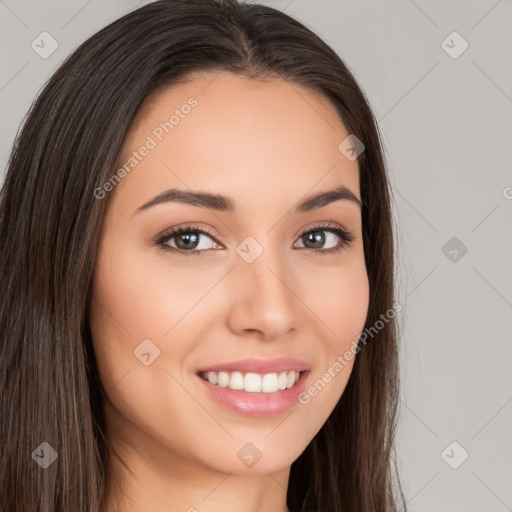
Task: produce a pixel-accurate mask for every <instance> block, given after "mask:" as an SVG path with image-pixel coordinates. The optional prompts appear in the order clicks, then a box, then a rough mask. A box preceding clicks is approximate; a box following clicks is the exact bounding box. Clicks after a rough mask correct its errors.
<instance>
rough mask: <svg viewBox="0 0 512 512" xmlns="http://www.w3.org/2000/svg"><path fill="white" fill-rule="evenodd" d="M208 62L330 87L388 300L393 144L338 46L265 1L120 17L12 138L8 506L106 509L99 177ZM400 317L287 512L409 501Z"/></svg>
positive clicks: (5, 442)
mask: <svg viewBox="0 0 512 512" xmlns="http://www.w3.org/2000/svg"><path fill="white" fill-rule="evenodd" d="M195 71H213V72H215V71H229V72H232V73H237V74H241V75H244V76H246V77H249V78H252V79H265V78H266V77H277V78H284V79H286V80H288V81H289V82H291V83H296V84H300V85H302V86H304V87H307V88H309V89H310V90H312V91H315V92H318V93H321V94H322V95H323V96H324V97H326V98H327V99H328V100H330V101H331V102H332V104H333V105H334V106H335V107H336V109H337V112H338V113H339V116H340V118H341V120H342V122H343V123H344V126H345V127H346V129H347V130H348V132H349V133H351V134H354V135H355V136H356V137H357V138H358V139H360V140H361V141H363V143H364V145H365V150H364V152H363V153H361V154H360V155H359V157H358V163H359V172H360V189H361V197H362V201H363V209H362V226H363V241H364V251H365V262H366V267H367V272H368V278H369V282H370V305H369V311H368V316H367V321H366V326H367V327H371V326H374V325H375V324H376V322H378V321H379V319H380V318H381V314H382V313H384V312H386V311H389V310H390V308H392V307H393V303H394V293H395V292H394V274H393V267H394V253H393V232H394V229H392V218H391V208H390V198H391V193H390V186H389V184H388V178H387V176H386V169H385V164H384V158H383V149H382V143H381V139H380V135H379V132H378V128H377V126H376V122H375V119H374V117H373V114H372V112H371V109H370V107H369V105H368V102H367V100H366V98H365V96H364V93H363V92H362V91H361V89H360V87H359V86H358V84H357V82H356V80H355V79H354V77H353V76H352V74H351V73H350V71H349V70H348V69H347V67H346V66H345V64H344V63H343V61H342V60H341V59H340V57H339V56H338V55H337V54H336V53H335V52H334V51H333V50H332V49H331V48H330V47H329V46H328V45H326V44H325V43H324V42H323V41H322V40H321V39H320V38H319V37H318V36H316V35H315V34H314V33H312V32H311V31H310V30H309V29H307V28H306V27H305V26H304V25H303V24H301V23H299V22H298V21H297V20H295V19H293V18H292V17H290V16H287V15H285V14H284V13H282V12H280V11H278V10H275V9H272V8H270V7H267V6H263V5H258V4H251V3H247V4H240V5H239V4H238V2H237V1H236V0H230V1H227V2H221V1H220V0H159V1H156V2H153V3H150V4H148V5H145V6H143V7H141V8H139V9H137V10H135V11H133V12H131V13H129V14H127V15H125V16H123V17H122V18H120V19H118V20H117V21H115V22H113V23H112V24H110V25H109V26H107V27H105V28H103V29H102V30H100V31H99V32H98V33H96V34H95V35H93V36H92V37H91V38H89V39H88V40H86V41H85V42H84V43H83V44H82V45H81V46H80V47H79V48H78V49H76V50H75V51H74V52H73V53H72V54H71V55H70V56H69V57H68V58H67V59H66V61H65V62H64V63H63V64H62V65H61V66H60V68H59V69H58V70H57V71H56V72H55V74H54V75H53V76H52V78H51V79H50V80H49V81H48V83H47V84H46V85H45V87H44V88H43V89H42V91H41V92H40V94H39V96H38V98H37V99H36V101H35V102H34V104H33V105H32V107H31V109H30V112H29V115H28V116H27V118H26V120H25V122H24V125H23V127H22V130H21V131H20V133H19V134H18V136H17V138H16V140H15V143H14V146H13V149H12V152H11V155H10V158H9V163H8V170H7V174H6V179H5V183H4V185H3V188H2V191H1V195H0V240H1V244H2V246H1V250H0V273H1V287H2V289H1V292H0V306H1V307H0V356H1V358H0V383H1V388H0V389H1V411H0V412H1V414H0V438H1V439H2V442H1V448H0V449H1V452H0V510H1V511H3V512H13V511H15V510H27V511H31V512H33V511H45V512H50V511H51V512H84V511H88V512H98V511H99V510H100V509H101V506H102V504H103V503H104V499H105V489H106V487H105V486H106V480H107V478H109V468H108V467H107V464H108V457H107V453H108V449H109V443H108V440H107V439H106V437H105V432H104V426H105V423H104V416H103V408H102V397H103V393H104V390H103V389H102V388H101V385H100V379H99V377H98V372H97V366H96V362H95V359H94V352H93V349H92V341H91V334H90V330H89V325H88V315H89V304H90V300H91V283H92V278H93V269H94V263H95V258H96V251H97V247H98V238H99V233H100V227H101V223H102V219H103V215H104V211H105V208H106V204H107V201H106V200H97V199H96V197H95V194H94V190H95V189H96V188H97V187H101V186H102V185H103V184H104V183H106V182H107V181H108V180H109V179H110V178H111V176H112V174H113V171H114V169H115V164H116V159H117V156H118V152H119V150H120V148H121V145H122V143H123V140H124V138H125V136H126V134H127V132H128V130H129V128H130V125H131V123H132V121H133V119H134V116H135V115H136V113H137V111H138V110H139V108H140V107H141V105H142V103H143V102H144V100H145V99H146V98H147V97H148V95H150V94H151V93H152V92H154V91H156V90H157V89H159V88H161V87H166V86H170V85H172V84H173V83H175V82H176V81H177V80H180V79H182V78H183V77H186V75H187V74H188V73H191V72H195ZM381 323H382V322H381ZM398 331H399V326H398V323H397V322H396V321H395V319H394V318H389V319H388V321H386V323H385V325H383V327H382V328H381V329H380V330H379V332H378V334H377V335H375V336H372V339H370V340H368V342H367V343H365V345H364V346H363V345H362V343H360V345H361V350H360V351H359V353H358V355H357V357H356V360H355V363H354V367H353V370H352V374H351V376H350V379H349V382H348V384H347V386H346V388H345V391H344V393H343V395H342V397H341V399H340V400H339V402H338V404H337V405H336V407H335V409H334V410H333V412H332V414H331V415H330V417H329V419H328V420H327V422H326V423H325V424H324V425H323V427H322V428H321V430H320V431H319V432H318V434H317V435H316V436H315V438H314V439H313V440H312V441H311V443H310V444H309V445H308V446H307V448H306V449H305V450H304V452H303V453H302V454H301V455H300V457H299V458H298V459H297V460H296V461H295V462H294V463H293V464H292V467H291V473H290V481H289V488H288V496H287V503H288V506H289V508H290V510H291V511H292V512H311V511H315V512H319V511H327V512H354V511H356V510H358V511H364V512H392V511H395V510H397V509H398V503H397V502H398V501H400V500H401V503H400V506H401V507H402V508H405V500H404V497H403V493H402V489H401V486H400V483H399V479H398V475H397V478H396V480H395V479H394V478H393V475H392V471H391V469H392V465H393V466H394V469H395V470H397V466H396V461H395V451H394V435H395V430H396V426H397V405H398V392H399V371H398V344H397V339H398V338H399V333H398ZM41 443H48V445H50V446H51V447H52V448H53V449H54V450H55V452H56V454H57V455H58V463H56V464H52V465H50V466H49V467H48V468H47V469H45V470H42V469H41V467H40V465H38V464H36V463H35V460H36V457H37V455H38V453H39V452H40V453H41V454H43V453H45V452H44V450H46V455H47V454H48V450H49V448H48V447H47V445H42V446H41ZM37 450H39V452H37ZM41 450H42V451H41ZM392 463H393V464H392ZM395 484H397V486H395ZM397 488H398V490H399V493H400V496H399V497H398V498H397V497H396V495H395V492H396V489H397Z"/></svg>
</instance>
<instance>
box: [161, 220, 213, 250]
mask: <svg viewBox="0 0 512 512" xmlns="http://www.w3.org/2000/svg"><path fill="white" fill-rule="evenodd" d="M205 238H206V239H207V238H209V239H210V240H211V241H213V235H212V234H210V233H208V232H207V231H205V230H203V229H199V228H196V227H194V226H182V227H180V228H176V229H174V230H172V231H170V232H168V233H165V234H164V235H162V236H161V237H160V238H159V239H158V240H156V244H157V245H159V246H162V248H163V249H167V250H171V251H178V252H180V253H182V254H186V255H187V256H188V255H191V254H199V253H201V252H203V251H204V250H207V249H212V248H215V247H211V244H210V247H209V246H208V245H209V244H208V242H206V246H205V244H204V243H203V244H201V242H202V239H205ZM173 239H175V240H174V243H170V242H171V241H173ZM213 245H216V244H215V242H214V244H213Z"/></svg>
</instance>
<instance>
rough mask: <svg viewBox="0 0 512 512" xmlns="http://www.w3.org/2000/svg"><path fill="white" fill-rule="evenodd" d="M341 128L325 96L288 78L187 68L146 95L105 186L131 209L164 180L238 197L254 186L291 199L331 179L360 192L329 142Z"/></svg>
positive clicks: (334, 142) (354, 167)
mask: <svg viewBox="0 0 512 512" xmlns="http://www.w3.org/2000/svg"><path fill="white" fill-rule="evenodd" d="M348 135H349V133H348V132H347V130H346V129H345V127H344V126H343V123H342V121H341V119H340V117H339V115H338V114H337V112H336V110H335V108H334V106H333V105H332V104H331V103H330V102H329V101H328V100H327V99H326V98H324V97H323V96H321V95H320V94H318V93H316V92H313V91H311V90H309V89H306V88H304V87H301V86H300V85H298V84H295V83H292V82H289V81H286V80H283V79H271V80H267V81H259V80H253V79H248V78H246V77H242V76H239V75H233V74H230V73H225V72H222V73H197V74H195V75H191V76H189V77H188V78H187V80H186V81H182V82H181V83H178V84H173V85H172V86H169V87H166V88H164V89H161V90H159V91H158V92H157V93H155V94H153V95H152V96H150V97H149V98H148V99H147V100H146V102H145V103H144V105H143V106H142V108H141V109H140V111H139V112H138V114H137V116H136V118H135V120H134V122H133V123H132V126H131V128H130V130H129V133H128V135H127V137H126V139H125V141H124V144H123V147H122V149H121V151H120V156H119V158H118V162H117V167H121V166H123V165H124V166H125V168H126V169H128V168H130V170H129V172H128V173H127V175H126V177H124V178H123V179H122V181H121V183H120V184H119V185H117V187H116V188H115V189H114V192H113V194H114V196H117V195H120V196H122V200H123V202H124V203H125V204H126V206H127V207H128V205H130V207H133V208H132V209H135V208H136V207H137V206H138V205H139V204H140V203H141V202H142V201H143V200H144V199H149V198H150V197H152V196H154V195H155V194H157V193H159V192H162V191H163V190H165V189H168V188H182V189H187V188H189V189H194V190H199V189H201V190H205V191H213V192H222V193H225V194H226V195H229V196H232V197H234V198H235V199H236V201H237V203H238V202H240V203H244V204H247V205H250V203H251V198H252V197H253V196H255V195H258V196H260V199H265V200H267V201H269V203H276V202H279V203H282V202H291V203H290V206H291V205H292V204H293V203H295V202H296V201H297V200H298V199H300V198H301V197H302V196H304V195H307V193H308V192H309V191H313V190H320V189H325V188H329V187H332V186H339V185H340V184H343V185H344V186H346V187H347V188H349V189H350V190H351V191H352V192H353V193H354V194H355V195H356V196H358V197H360V194H359V169H358V164H357V161H350V160H348V159H347V158H346V157H345V156H344V154H342V153H341V152H340V150H339V149H338V147H339V145H340V143H341V142H342V141H343V140H344V139H345V138H346V137H347V136H348ZM143 147H148V148H150V149H149V150H142V148H143ZM134 151H135V152H137V153H139V154H138V155H137V157H134V155H133V152H134ZM142 152H143V153H144V154H145V155H144V156H141V155H140V153H142ZM134 158H136V160H137V161H136V162H135V161H133V159H134ZM129 160H132V162H131V163H132V164H134V165H133V166H131V165H128V166H127V165H126V164H127V163H128V161H129ZM117 167H116V169H117ZM262 194H264V198H261V196H262ZM116 200H117V199H116ZM259 204H260V207H261V206H262V203H261V202H260V203H259ZM263 206H264V205H263Z"/></svg>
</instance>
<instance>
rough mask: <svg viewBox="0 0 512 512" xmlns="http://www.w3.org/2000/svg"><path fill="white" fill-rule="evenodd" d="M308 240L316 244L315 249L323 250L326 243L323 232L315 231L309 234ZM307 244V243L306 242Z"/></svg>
mask: <svg viewBox="0 0 512 512" xmlns="http://www.w3.org/2000/svg"><path fill="white" fill-rule="evenodd" d="M306 236H307V238H308V239H310V240H311V241H312V242H313V244H315V243H316V246H315V247H314V248H315V249H317V248H319V247H320V248H321V247H322V246H323V244H324V243H325V235H324V234H323V231H313V232H311V233H308V234H307V235H306ZM304 244H306V242H304Z"/></svg>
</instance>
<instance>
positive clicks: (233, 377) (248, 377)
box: [198, 370, 305, 393]
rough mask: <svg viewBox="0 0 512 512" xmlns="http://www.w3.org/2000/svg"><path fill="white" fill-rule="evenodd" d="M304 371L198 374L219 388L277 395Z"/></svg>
mask: <svg viewBox="0 0 512 512" xmlns="http://www.w3.org/2000/svg"><path fill="white" fill-rule="evenodd" d="M303 373H305V371H302V372H300V371H296V370H291V371H282V372H272V373H264V374H260V373H254V372H247V373H242V372H239V371H235V372H227V371H221V372H214V371H209V372H204V371H203V372H199V373H198V375H199V377H201V378H202V379H204V380H206V381H208V382H209V383H210V384H213V385H214V386H218V387H220V388H229V389H233V390H236V391H245V392H246V393H278V392H279V391H284V390H285V389H290V388H291V387H293V386H295V384H296V383H297V382H298V381H299V379H300V377H301V375H302V374H303Z"/></svg>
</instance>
